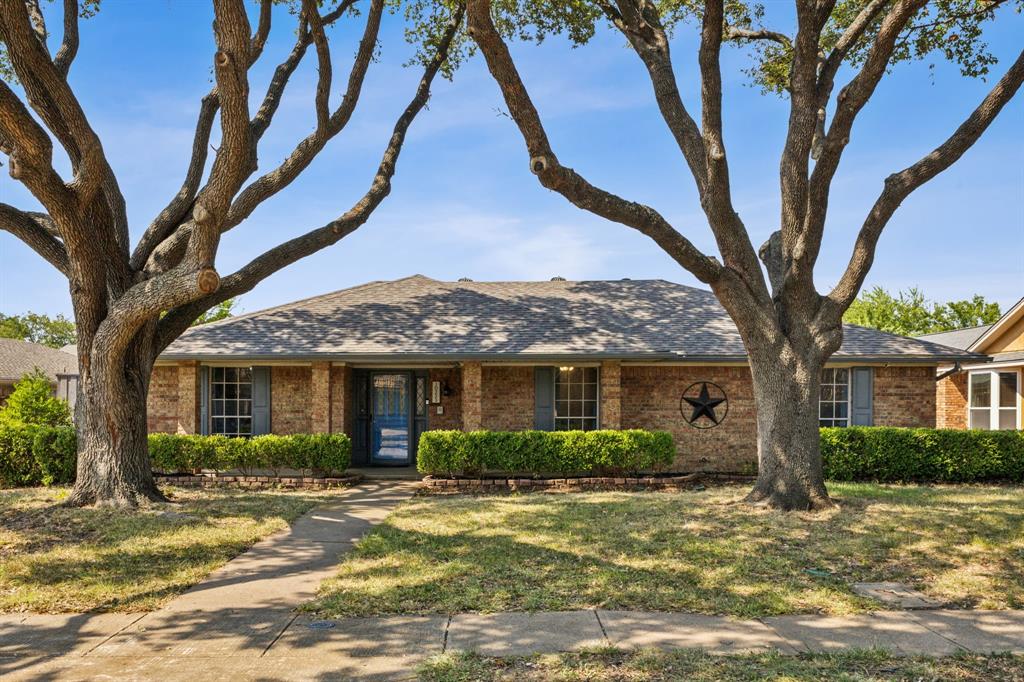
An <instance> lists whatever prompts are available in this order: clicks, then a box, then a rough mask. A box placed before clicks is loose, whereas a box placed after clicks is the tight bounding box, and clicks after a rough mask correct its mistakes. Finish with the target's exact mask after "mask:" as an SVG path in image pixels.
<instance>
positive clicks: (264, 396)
mask: <svg viewBox="0 0 1024 682" xmlns="http://www.w3.org/2000/svg"><path fill="white" fill-rule="evenodd" d="M265 433H270V368H269V367H253V368H252V435H254V436H261V435H263V434H265Z"/></svg>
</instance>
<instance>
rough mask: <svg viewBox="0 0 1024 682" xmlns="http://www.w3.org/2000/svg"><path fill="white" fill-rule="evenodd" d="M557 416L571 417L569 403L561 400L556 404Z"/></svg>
mask: <svg viewBox="0 0 1024 682" xmlns="http://www.w3.org/2000/svg"><path fill="white" fill-rule="evenodd" d="M555 416H556V417H568V416H569V401H568V400H559V401H557V402H555Z"/></svg>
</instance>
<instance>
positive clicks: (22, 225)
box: [0, 203, 69, 276]
mask: <svg viewBox="0 0 1024 682" xmlns="http://www.w3.org/2000/svg"><path fill="white" fill-rule="evenodd" d="M0 230H5V231H7V232H10V233H11V234H13V235H14V236H15V237H17V238H18V239H20V240H21V241H23V242H24V243H25V244H27V245H28V246H29V247H30V248H31V249H32V250H33V251H35V252H36V253H38V254H39V255H40V256H42V257H43V258H44V259H46V261H47V262H48V263H49V264H50V265H52V266H53V267H55V268H57V270H59V271H60V272H61V273H62V274H64V275H65V276H67V274H68V270H69V265H68V253H67V251H66V250H65V249H64V244H62V243H61V242H60V240H59V239H57V237H56V236H55V235H54V231H55V228H54V226H53V221H52V220H50V218H49V216H46V215H45V214H33V213H30V212H28V211H21V210H18V209H16V208H14V207H13V206H10V205H8V204H4V203H0Z"/></svg>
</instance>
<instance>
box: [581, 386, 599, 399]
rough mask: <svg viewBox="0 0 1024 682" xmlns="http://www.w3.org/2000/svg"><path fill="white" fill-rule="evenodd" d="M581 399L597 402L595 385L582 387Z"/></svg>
mask: <svg viewBox="0 0 1024 682" xmlns="http://www.w3.org/2000/svg"><path fill="white" fill-rule="evenodd" d="M583 397H584V398H586V399H587V400H597V384H587V385H585V386H584V387H583Z"/></svg>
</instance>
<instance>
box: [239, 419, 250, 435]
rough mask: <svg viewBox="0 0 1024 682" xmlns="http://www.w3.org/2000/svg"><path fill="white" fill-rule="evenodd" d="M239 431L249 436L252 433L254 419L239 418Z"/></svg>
mask: <svg viewBox="0 0 1024 682" xmlns="http://www.w3.org/2000/svg"><path fill="white" fill-rule="evenodd" d="M238 433H239V434H241V435H244V436H248V435H249V434H251V433H252V420H251V419H239V420H238Z"/></svg>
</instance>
